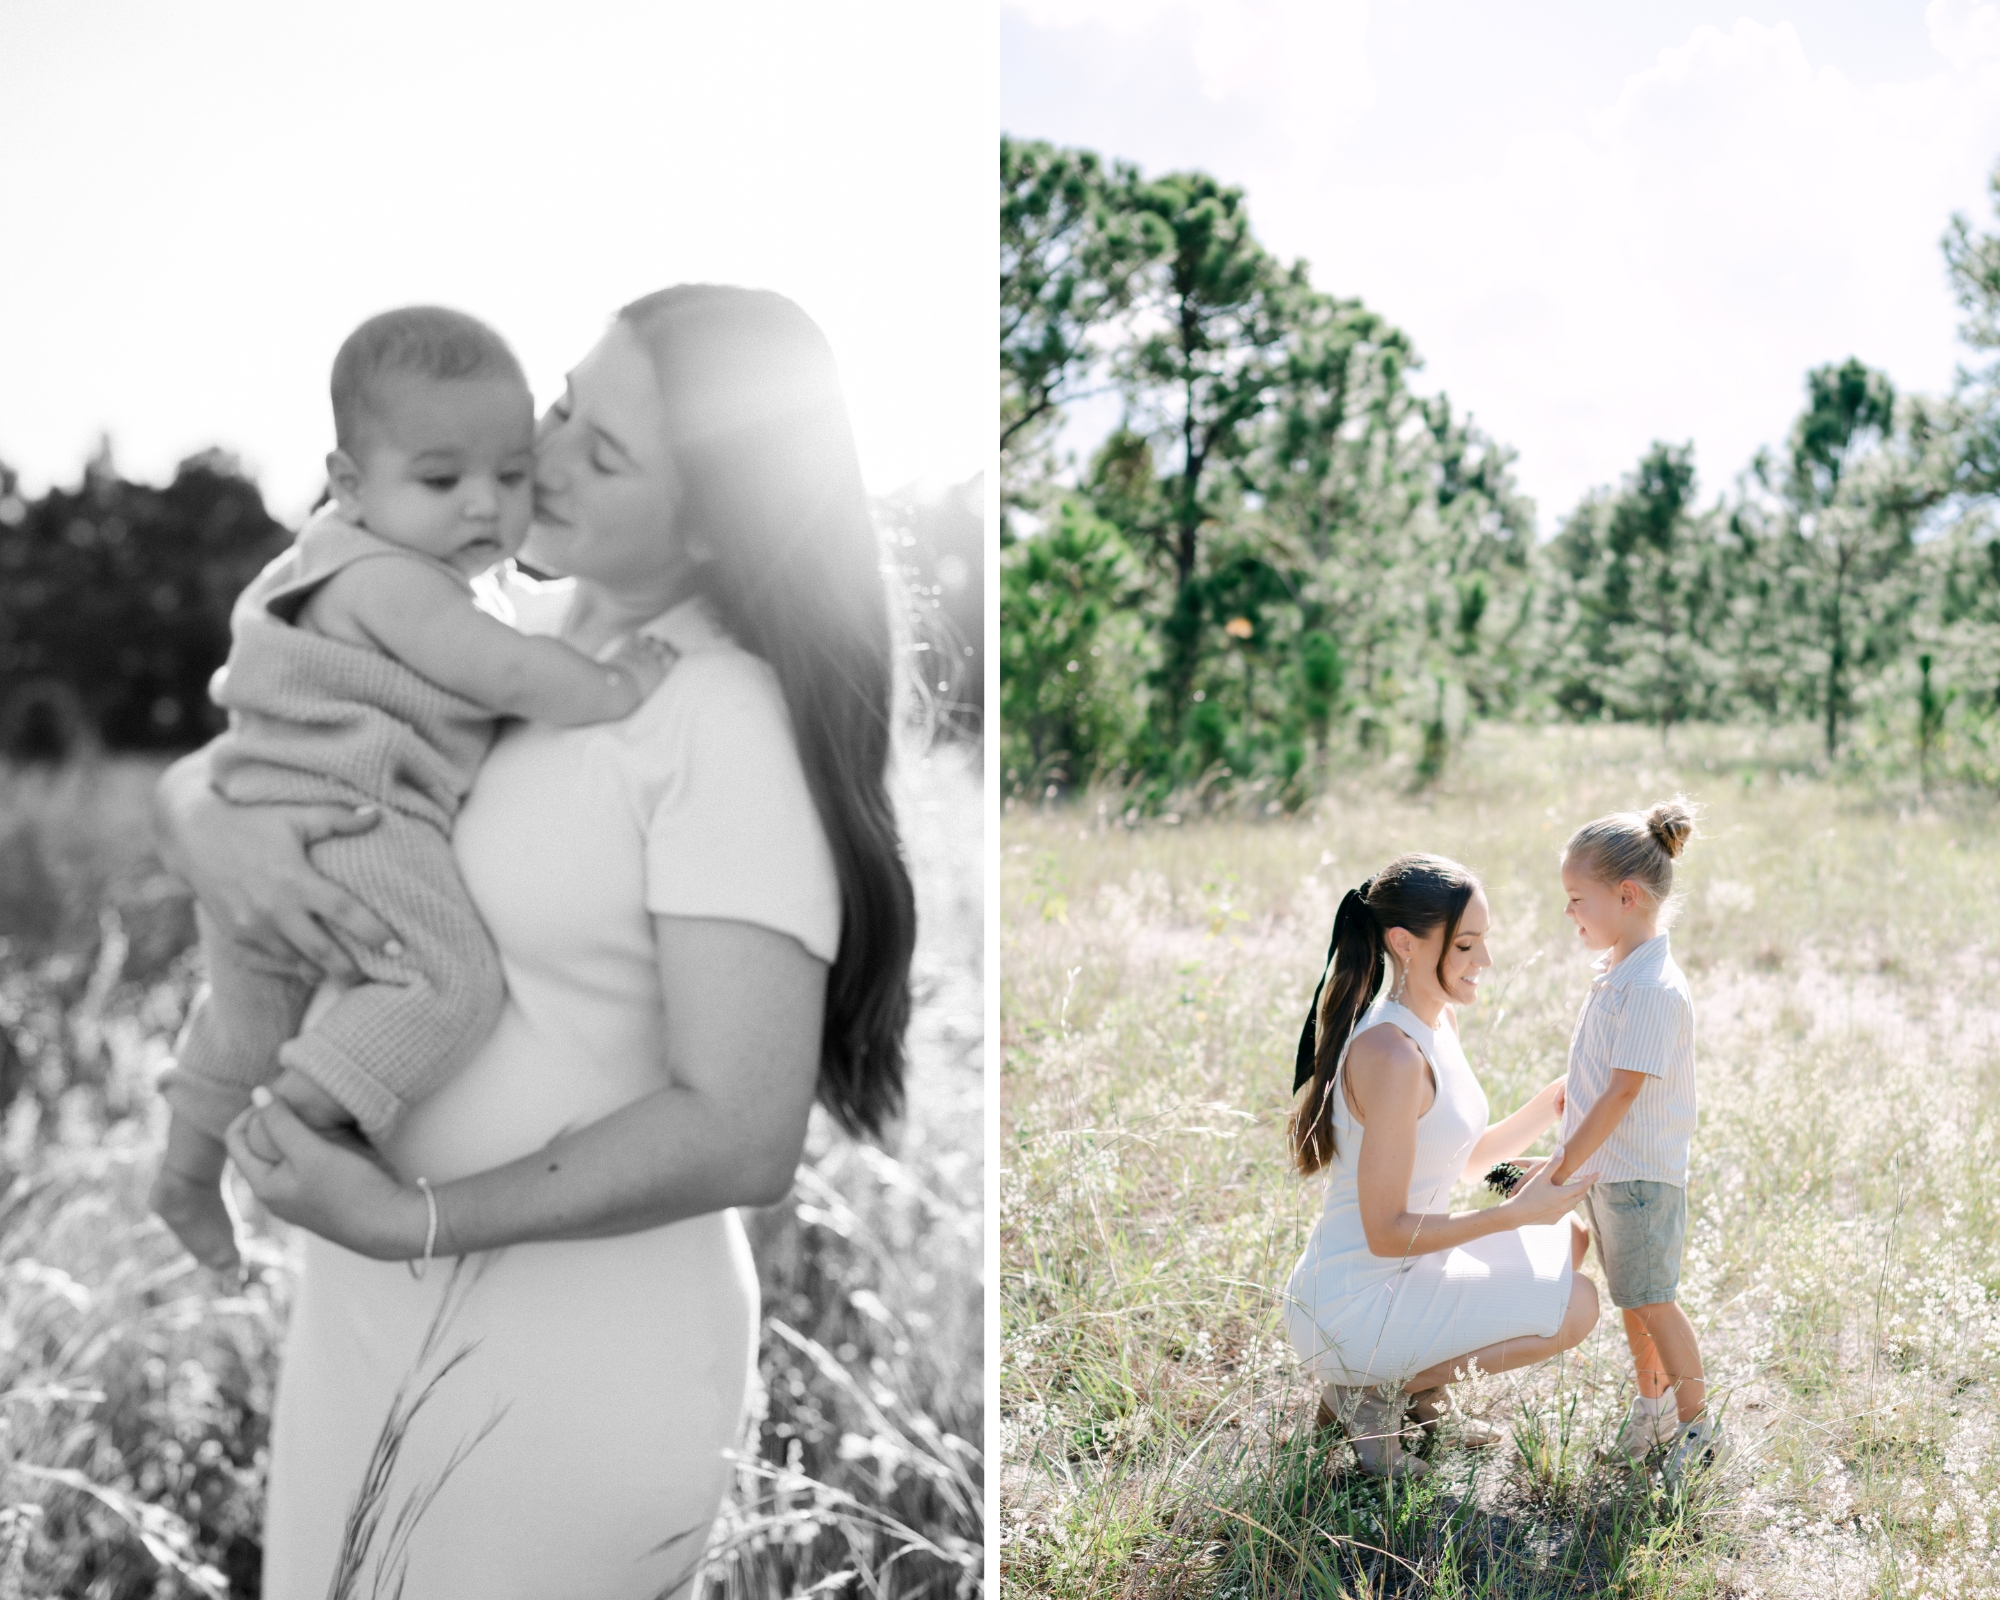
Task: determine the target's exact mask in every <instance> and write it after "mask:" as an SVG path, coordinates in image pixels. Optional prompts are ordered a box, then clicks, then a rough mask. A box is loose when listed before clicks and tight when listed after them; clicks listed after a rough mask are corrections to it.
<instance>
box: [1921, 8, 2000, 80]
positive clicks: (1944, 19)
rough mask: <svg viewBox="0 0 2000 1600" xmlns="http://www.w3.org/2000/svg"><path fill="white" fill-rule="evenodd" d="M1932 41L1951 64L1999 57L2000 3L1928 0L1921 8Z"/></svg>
mask: <svg viewBox="0 0 2000 1600" xmlns="http://www.w3.org/2000/svg"><path fill="white" fill-rule="evenodd" d="M1924 25H1925V26H1926V27H1928V28H1929V29H1930V35H1931V43H1932V45H1934V46H1935V47H1936V49H1937V52H1938V54H1939V55H1941V56H1943V57H1944V58H1945V59H1946V60H1947V61H1949V62H1950V63H1951V64H1952V65H1953V66H1954V67H1960V68H1964V67H1971V66H1977V65H1979V64H1980V63H1982V62H1986V61H1991V60H1993V59H1994V58H1995V57H2000V6H1996V5H1993V4H1990V3H1988V4H1973V3H1971V0H1931V3H1930V4H1929V5H1928V6H1926V7H1925V8H1924Z"/></svg>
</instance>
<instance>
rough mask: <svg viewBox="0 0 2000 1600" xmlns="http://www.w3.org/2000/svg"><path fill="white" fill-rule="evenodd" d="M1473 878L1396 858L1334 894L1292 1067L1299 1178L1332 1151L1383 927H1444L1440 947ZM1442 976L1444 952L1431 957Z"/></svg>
mask: <svg viewBox="0 0 2000 1600" xmlns="http://www.w3.org/2000/svg"><path fill="white" fill-rule="evenodd" d="M1478 887H1479V879H1478V877H1477V876H1476V875H1475V874H1474V873H1473V872H1472V871H1471V869H1470V868H1467V867H1464V866H1461V865H1460V864H1459V863H1458V862H1456V861H1450V860H1447V859H1446V858H1445V857H1443V856H1424V855H1409V856H1398V857H1396V859H1395V860H1394V861H1391V862H1390V863H1389V864H1388V865H1387V866H1386V867H1384V868H1383V869H1382V870H1381V871H1380V872H1378V873H1376V874H1375V876H1374V877H1372V878H1369V879H1367V880H1366V881H1365V882H1363V883H1362V885H1361V887H1360V888H1358V889H1349V890H1348V891H1347V893H1346V894H1345V895H1344V896H1342V898H1341V902H1340V910H1339V911H1337V912H1336V913H1334V918H1333V942H1332V943H1331V944H1330V945H1328V946H1327V952H1326V966H1325V967H1324V968H1322V969H1321V972H1320V979H1319V987H1318V988H1317V989H1315V990H1313V998H1312V1007H1311V1009H1310V1010H1309V1011H1307V1013H1306V1025H1305V1031H1304V1032H1303V1033H1301V1034H1300V1035H1299V1051H1298V1058H1297V1062H1296V1064H1295V1066H1294V1068H1293V1072H1292V1120H1291V1129H1290V1131H1291V1137H1292V1161H1293V1163H1294V1164H1295V1165H1296V1166H1297V1167H1298V1169H1299V1171H1300V1172H1302V1173H1304V1174H1305V1175H1306V1176H1307V1177H1310V1176H1312V1174H1313V1173H1315V1172H1318V1171H1320V1170H1322V1169H1323V1168H1324V1167H1325V1166H1326V1165H1327V1164H1328V1163H1329V1162H1330V1161H1332V1160H1333V1158H1334V1155H1335V1154H1336V1152H1335V1150H1334V1143H1333V1107H1334V1100H1333V1097H1334V1096H1335V1095H1336V1094H1339V1093H1341V1089H1340V1082H1339V1080H1340V1058H1341V1054H1342V1052H1343V1051H1345V1050H1346V1048H1347V1041H1348V1039H1349V1038H1351V1037H1352V1036H1353V1033H1354V1025H1355V1024H1356V1023H1357V1022H1359V1021H1360V1020H1361V1013H1362V1012H1363V1011H1365V1010H1367V1009H1368V1002H1369V1001H1371V1000H1373V999H1374V998H1375V991H1376V990H1377V989H1379V988H1381V986H1382V979H1383V976H1384V974H1385V973H1386V972H1387V970H1388V966H1389V943H1388V940H1387V939H1386V938H1384V937H1383V934H1384V932H1385V930H1387V929H1389V928H1407V929H1408V930H1409V931H1410V932H1411V933H1412V934H1414V935H1415V936H1416V937H1417V938H1419V939H1428V938H1429V937H1430V936H1431V934H1432V933H1433V932H1435V931H1436V930H1437V929H1439V928H1442V929H1443V930H1444V948H1445V949H1446V950H1449V949H1450V948H1451V941H1452V939H1453V938H1454V937H1456V935H1457V933H1458V919H1459V918H1460V917H1461V916H1463V915H1464V914H1465V908H1466V906H1467V905H1469V904H1470V903H1471V901H1472V892H1473V890H1475V889H1477V888H1478ZM1438 981H1439V982H1440V983H1442V982H1443V981H1444V956H1443V954H1442V952H1441V953H1440V954H1439V956H1438Z"/></svg>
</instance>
